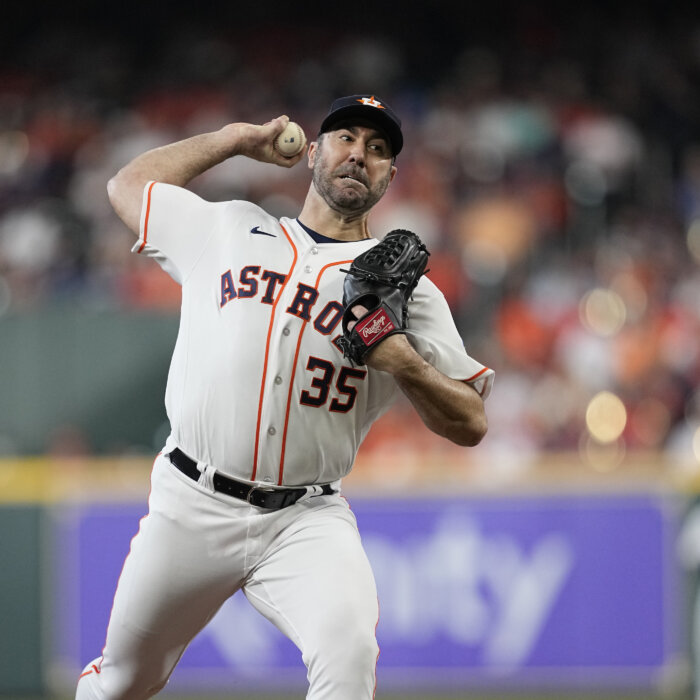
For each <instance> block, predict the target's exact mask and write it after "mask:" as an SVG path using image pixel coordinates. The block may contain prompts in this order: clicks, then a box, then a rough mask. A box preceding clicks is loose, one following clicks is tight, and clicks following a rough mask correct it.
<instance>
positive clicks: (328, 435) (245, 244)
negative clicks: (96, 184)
mask: <svg viewBox="0 0 700 700" xmlns="http://www.w3.org/2000/svg"><path fill="white" fill-rule="evenodd" d="M377 242H378V241H377V240H376V239H367V240H361V241H353V242H340V241H333V240H331V239H327V238H323V237H322V236H318V235H314V233H313V232H310V231H309V230H308V229H305V227H304V226H303V225H302V224H301V223H300V222H299V221H298V220H296V219H289V218H282V219H280V220H278V219H276V218H274V217H273V216H271V215H270V214H268V213H266V212H265V211H264V210H263V209H261V208H260V207H258V206H256V205H254V204H251V203H249V202H243V201H229V202H219V203H212V202H207V201H205V200H203V199H201V198H200V197H198V196H197V195H195V194H194V193H192V192H190V191H189V190H186V189H183V188H180V187H175V186H173V185H166V184H162V183H155V182H150V183H148V185H147V186H146V188H145V190H144V204H143V207H142V214H141V232H140V238H139V241H138V242H137V243H136V245H135V246H134V248H133V250H134V252H137V253H140V254H142V255H148V256H151V257H153V258H154V259H155V260H157V261H158V263H159V264H160V265H161V267H163V269H164V270H166V271H167V272H168V273H169V274H170V275H171V277H172V278H173V279H174V280H176V281H177V282H178V283H179V284H181V285H182V309H181V319H180V328H179V333H178V337H177V342H176V345H175V349H174V353H173V358H172V362H171V365H170V371H169V375H168V384H167V390H166V400H165V402H166V409H167V414H168V418H169V420H170V425H171V429H172V433H171V436H170V437H169V438H168V443H167V444H166V450H170V449H173V448H175V447H179V448H180V449H181V450H182V451H184V452H185V453H186V454H188V455H189V456H190V457H192V458H193V459H195V460H198V461H199V462H201V463H202V464H205V465H211V466H212V467H214V468H216V469H217V470H219V471H220V472H222V473H225V474H228V475H230V476H233V477H235V478H237V479H241V480H244V481H250V482H260V483H264V484H277V485H285V486H298V485H311V484H324V483H334V482H336V481H337V480H339V479H340V478H341V477H343V476H345V475H346V474H347V473H348V472H349V471H350V469H351V468H352V464H353V462H354V459H355V455H356V453H357V450H358V448H359V446H360V444H361V442H362V440H363V439H364V437H365V435H366V434H367V432H368V431H369V428H370V427H371V425H372V423H373V422H374V421H375V420H376V419H377V418H378V417H379V416H380V415H381V414H382V413H384V412H385V411H386V410H387V409H388V408H389V406H390V405H391V403H392V401H393V400H394V398H395V396H396V393H397V391H398V389H397V386H396V383H395V381H394V379H393V378H392V377H391V376H390V375H389V374H387V373H384V372H379V371H376V370H373V369H371V368H368V367H366V366H363V367H353V366H352V365H351V363H350V362H349V361H348V360H345V359H344V358H343V354H342V352H341V351H340V350H339V349H338V347H337V346H336V344H335V343H334V341H335V340H336V339H337V338H338V337H340V336H341V334H342V324H341V319H342V315H343V306H342V297H343V281H344V279H345V274H344V273H343V272H342V271H341V270H342V269H348V268H349V266H350V263H351V262H352V260H353V259H354V258H355V257H356V256H357V255H358V254H360V253H362V252H363V251H365V250H367V249H368V248H369V247H371V246H373V245H376V243H377ZM409 314H410V315H409V323H408V332H407V335H408V337H409V339H410V341H411V343H412V345H413V346H414V347H415V348H416V350H417V351H418V352H419V353H420V354H421V355H422V356H423V357H424V358H425V359H426V360H427V361H428V362H430V363H431V364H432V365H434V366H435V367H436V368H437V369H438V370H440V371H441V372H443V373H444V374H446V375H448V376H449V377H452V378H454V379H458V380H464V381H467V382H470V383H471V384H473V386H474V387H475V388H476V389H477V391H478V392H479V393H480V394H481V395H482V396H483V397H486V396H487V395H488V392H489V391H490V387H491V383H492V381H493V372H492V370H490V369H488V368H487V367H485V366H483V365H482V364H480V363H479V362H477V361H475V360H474V359H472V358H471V357H469V355H468V354H467V353H466V351H465V349H464V346H463V343H462V340H461V338H460V335H459V333H458V331H457V329H456V327H455V324H454V321H453V319H452V315H451V313H450V310H449V307H448V305H447V302H446V301H445V299H444V297H443V295H442V293H441V292H440V291H439V290H438V289H437V287H436V286H435V285H434V284H433V283H432V282H431V281H430V280H428V279H427V278H426V277H425V276H424V277H422V278H421V280H420V282H419V284H418V286H417V288H416V290H415V293H414V296H413V300H412V301H411V302H410V305H409Z"/></svg>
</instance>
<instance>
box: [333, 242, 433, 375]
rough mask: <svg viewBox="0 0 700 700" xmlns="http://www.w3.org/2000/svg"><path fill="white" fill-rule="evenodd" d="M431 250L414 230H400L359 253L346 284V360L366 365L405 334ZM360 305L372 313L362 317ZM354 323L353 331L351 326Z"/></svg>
mask: <svg viewBox="0 0 700 700" xmlns="http://www.w3.org/2000/svg"><path fill="white" fill-rule="evenodd" d="M429 255H430V253H429V252H428V249H427V248H426V247H425V245H424V244H423V243H422V241H421V240H420V238H419V237H418V236H417V235H416V234H415V233H413V232H412V231H404V230H402V229H396V230H394V231H390V232H389V233H387V234H386V236H385V237H384V239H383V240H382V241H380V242H379V243H378V244H377V245H376V246H374V247H373V248H370V249H369V250H367V251H365V252H364V253H361V254H360V255H358V256H357V257H356V258H355V259H354V260H353V262H352V265H350V269H349V270H342V272H346V273H347V276H346V277H345V283H344V285H343V306H344V307H345V312H344V314H343V337H342V338H340V339H339V340H338V344H339V345H340V347H341V349H342V350H343V354H344V355H345V357H346V358H348V359H349V360H351V361H352V362H353V363H354V364H356V365H363V364H365V357H366V355H367V353H368V352H369V351H370V350H371V348H372V347H374V346H375V345H376V344H377V343H379V342H381V341H382V340H385V339H386V338H388V337H389V336H390V335H393V334H394V333H405V332H406V331H405V329H406V324H407V322H408V300H409V299H410V298H411V295H412V294H413V290H414V289H415V288H416V285H417V284H418V280H419V279H420V278H421V276H422V275H423V274H425V267H426V265H427V264H428V256H429ZM356 307H364V308H365V309H366V310H367V311H366V313H364V314H363V315H362V316H360V317H359V318H357V317H356V315H355V311H354V310H355V309H356ZM353 322H355V323H354V325H353V327H352V329H348V326H349V325H350V324H352V323H353Z"/></svg>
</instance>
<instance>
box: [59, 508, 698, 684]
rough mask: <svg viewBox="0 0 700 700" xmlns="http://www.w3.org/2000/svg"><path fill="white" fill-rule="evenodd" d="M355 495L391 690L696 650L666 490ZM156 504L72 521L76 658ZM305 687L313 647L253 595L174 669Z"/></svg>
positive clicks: (98, 511)
mask: <svg viewBox="0 0 700 700" xmlns="http://www.w3.org/2000/svg"><path fill="white" fill-rule="evenodd" d="M351 505H352V508H353V511H354V513H355V514H356V516H357V519H358V523H359V525H360V531H361V533H362V537H363V542H364V544H365V548H366V550H367V554H368V556H369V558H370V560H371V562H372V565H373V568H374V571H375V575H376V579H377V586H378V589H379V600H380V610H381V614H380V621H379V626H378V629H377V635H378V639H379V644H380V648H381V653H380V657H379V668H378V678H379V684H380V687H382V688H386V689H391V688H398V687H403V686H407V687H421V686H426V687H436V686H441V687H443V688H446V689H449V688H452V689H454V688H470V687H477V686H482V687H488V686H493V687H509V686H511V685H512V686H514V687H522V686H527V685H528V684H529V685H532V686H533V687H534V686H537V687H548V686H551V687H580V688H586V687H589V688H594V687H599V686H609V685H615V686H618V687H625V686H628V687H644V686H649V687H651V686H652V685H654V684H655V683H657V682H658V681H659V678H660V677H661V676H664V674H666V675H668V674H669V673H670V671H672V670H673V668H674V664H675V663H676V662H677V661H678V659H679V658H680V656H679V655H680V651H681V637H682V630H681V625H680V621H679V618H680V615H681V608H682V606H683V604H684V599H683V596H682V593H681V582H680V577H679V574H678V571H677V566H676V561H675V555H674V551H675V538H676V535H677V527H678V522H677V521H678V515H677V513H676V510H675V509H674V508H673V507H671V506H672V503H671V501H669V500H666V499H664V498H663V497H661V496H637V495H630V496H610V497H602V496H557V497H548V498H529V497H517V498H516V497H514V498H481V499H476V498H461V499H452V498H432V497H431V498H426V499H418V498H410V499H376V500H375V499H360V498H352V499H351ZM142 515H143V509H142V508H140V507H139V508H135V507H134V506H133V505H132V504H128V505H126V504H125V505H115V504H112V505H104V504H101V505H89V506H75V507H72V508H70V509H68V510H65V511H63V512H62V515H61V517H60V518H59V519H58V528H57V531H56V534H57V537H59V539H60V542H59V543H58V545H59V547H58V551H61V552H62V553H63V555H62V556H61V561H60V562H58V563H57V569H58V571H59V574H58V576H59V584H60V585H59V586H58V587H57V591H58V601H59V604H58V605H57V607H56V611H57V617H58V619H57V621H56V625H55V629H56V630H57V632H58V636H59V638H60V640H61V643H60V645H59V646H57V648H61V649H63V652H62V654H63V658H61V659H58V660H57V661H58V663H59V665H62V666H63V668H64V669H67V668H71V669H72V671H76V670H79V669H80V668H82V666H83V665H84V664H85V663H87V662H88V661H89V660H91V659H92V658H94V657H95V656H97V655H99V653H100V650H101V649H102V646H103V644H104V636H105V630H106V626H107V620H108V616H109V611H110V608H111V602H112V597H113V594H114V587H115V584H116V581H117V579H118V577H119V572H120V570H121V565H122V562H123V559H124V556H125V555H126V553H127V551H128V549H129V542H130V540H131V537H132V536H133V535H134V533H135V532H136V530H137V528H138V520H139V518H140V517H141V516H142ZM67 642H68V643H67ZM72 671H71V672H72ZM304 685H305V669H304V668H303V666H302V662H301V659H300V654H299V652H298V651H297V649H296V648H295V647H294V646H293V645H292V644H291V642H289V641H288V640H287V639H286V638H284V637H283V636H282V635H281V634H280V633H279V632H278V631H277V630H276V629H275V628H274V627H273V626H272V625H271V624H270V623H269V622H268V621H267V620H265V619H264V618H263V617H261V616H260V615H259V614H258V613H257V612H255V611H254V610H253V608H252V607H251V606H250V605H249V604H248V602H247V601H246V599H245V598H244V597H243V595H242V594H240V593H239V594H237V595H236V596H234V597H233V598H232V599H231V600H230V601H229V602H228V603H227V604H226V605H224V607H223V608H222V609H221V610H220V612H219V613H218V614H217V616H216V617H215V618H214V619H213V620H212V621H211V623H210V624H209V625H208V626H207V627H206V628H205V629H204V630H203V631H202V633H201V634H200V635H199V636H198V637H197V638H196V639H195V640H194V641H193V643H192V644H191V646H190V647H189V648H188V650H187V651H186V652H185V654H184V656H183V658H182V660H181V662H180V664H179V666H178V668H177V670H176V671H175V674H174V675H173V678H172V680H171V683H170V687H172V688H174V689H176V690H177V689H185V688H189V687H195V686H196V687H202V686H209V687H211V688H213V689H217V688H218V689H221V688H236V687H244V686H253V687H272V688H274V687H283V688H293V689H295V690H296V689H298V688H302V687H304Z"/></svg>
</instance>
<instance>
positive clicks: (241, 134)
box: [107, 116, 304, 236]
mask: <svg viewBox="0 0 700 700" xmlns="http://www.w3.org/2000/svg"><path fill="white" fill-rule="evenodd" d="M288 123H289V118H288V117H286V116H281V117H277V118H276V119H273V120H272V121H270V122H268V123H267V124H264V125H262V126H258V125H256V124H243V123H237V124H227V125H226V126H224V127H223V128H221V129H219V130H218V131H212V132H210V133H206V134H200V135H198V136H193V137H191V138H188V139H184V140H183V141H177V142H176V143H171V144H169V145H167V146H162V147H160V148H154V149H152V150H150V151H146V153H143V154H141V155H140V156H137V157H136V158H134V160H132V161H131V162H130V163H128V164H127V165H125V166H124V167H123V168H122V169H121V170H120V171H119V172H118V173H117V174H116V175H115V176H114V177H113V178H112V179H111V180H110V181H109V182H108V183H107V194H108V196H109V201H110V203H111V204H112V207H113V208H114V211H115V212H116V213H117V214H118V215H119V218H121V220H122V221H123V222H124V223H125V224H126V225H127V226H128V227H129V228H130V229H131V230H132V231H133V232H134V233H135V234H136V235H137V236H138V235H139V226H140V222H141V205H142V200H143V190H144V187H145V186H146V183H148V182H150V181H151V180H155V181H157V182H163V183H166V184H169V185H178V186H179V187H184V186H185V185H187V184H188V183H189V182H190V181H191V180H193V179H194V178H195V177H197V175H201V174H202V173H203V172H206V171H207V170H209V169H210V168H212V167H214V166H215V165H218V164H219V163H222V162H223V161H225V160H227V159H229V158H232V157H233V156H237V155H242V156H247V157H248V158H253V159H255V160H259V161H261V162H263V163H273V164H275V165H280V166H282V167H287V168H289V167H291V166H293V165H296V164H297V163H298V162H299V161H300V160H301V159H302V158H303V156H304V151H302V152H301V153H299V154H298V155H296V156H293V157H292V158H285V157H284V156H282V155H281V154H279V153H278V152H277V151H276V150H275V149H274V148H273V145H272V144H273V142H274V140H275V137H276V136H277V135H278V134H280V133H281V132H282V131H283V130H284V128H285V127H286V126H287V124H288Z"/></svg>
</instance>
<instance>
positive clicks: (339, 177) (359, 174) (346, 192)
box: [312, 151, 391, 216]
mask: <svg viewBox="0 0 700 700" xmlns="http://www.w3.org/2000/svg"><path fill="white" fill-rule="evenodd" d="M318 155H319V157H318V158H317V159H316V163H315V164H314V169H313V174H312V181H313V184H314V187H315V188H316V191H317V192H318V193H319V194H320V195H321V197H322V198H323V200H324V201H325V202H326V204H328V206H329V207H330V208H331V209H333V210H334V211H336V212H338V213H339V214H343V215H345V216H351V215H361V214H364V213H365V212H368V211H369V210H370V209H371V208H372V207H373V206H374V205H375V204H376V203H377V202H378V201H379V200H380V199H381V198H382V197H383V196H384V193H385V192H386V190H387V188H388V187H389V183H390V182H391V172H390V171H389V172H387V174H386V176H385V177H384V178H382V179H381V180H378V181H377V182H375V183H373V184H372V183H370V179H369V177H368V175H367V172H366V171H365V170H364V169H362V168H360V167H357V166H355V165H352V164H351V163H344V164H343V165H341V166H339V167H338V168H336V169H335V170H331V169H330V168H329V167H328V166H327V165H326V164H325V162H324V160H323V157H322V155H321V153H320V151H319V154H318Z"/></svg>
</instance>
